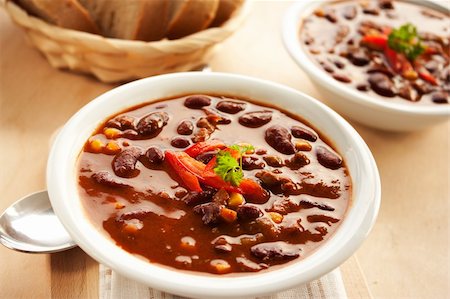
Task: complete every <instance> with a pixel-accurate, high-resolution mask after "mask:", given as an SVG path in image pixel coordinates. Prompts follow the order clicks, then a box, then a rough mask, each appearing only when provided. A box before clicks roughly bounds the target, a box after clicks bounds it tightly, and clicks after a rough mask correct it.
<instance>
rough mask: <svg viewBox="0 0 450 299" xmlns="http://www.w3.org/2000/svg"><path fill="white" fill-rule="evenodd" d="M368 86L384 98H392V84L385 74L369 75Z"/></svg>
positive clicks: (393, 91) (393, 93)
mask: <svg viewBox="0 0 450 299" xmlns="http://www.w3.org/2000/svg"><path fill="white" fill-rule="evenodd" d="M368 81H369V84H370V87H371V88H372V90H373V91H375V92H376V93H377V94H379V95H381V96H384V97H394V96H395V90H394V83H393V82H392V81H391V79H390V78H389V77H388V76H386V75H385V74H381V73H373V74H370V75H369V79H368Z"/></svg>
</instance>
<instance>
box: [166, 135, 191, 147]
mask: <svg viewBox="0 0 450 299" xmlns="http://www.w3.org/2000/svg"><path fill="white" fill-rule="evenodd" d="M170 144H171V145H172V146H173V147H176V148H186V147H188V146H189V145H190V144H191V142H190V141H189V139H186V138H184V137H175V138H173V139H172V141H170Z"/></svg>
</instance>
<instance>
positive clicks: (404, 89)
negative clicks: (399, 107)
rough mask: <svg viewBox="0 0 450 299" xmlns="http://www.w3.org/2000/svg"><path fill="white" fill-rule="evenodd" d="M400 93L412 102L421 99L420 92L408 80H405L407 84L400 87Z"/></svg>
mask: <svg viewBox="0 0 450 299" xmlns="http://www.w3.org/2000/svg"><path fill="white" fill-rule="evenodd" d="M398 95H399V96H400V97H402V98H404V99H406V100H408V101H412V102H416V101H418V100H420V94H419V93H418V92H417V90H415V89H414V88H413V87H412V86H411V84H409V83H408V82H405V84H403V86H401V87H400V88H399V89H398Z"/></svg>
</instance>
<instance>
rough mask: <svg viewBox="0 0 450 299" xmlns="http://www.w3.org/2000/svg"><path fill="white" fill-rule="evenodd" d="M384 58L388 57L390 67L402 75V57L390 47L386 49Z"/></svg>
mask: <svg viewBox="0 0 450 299" xmlns="http://www.w3.org/2000/svg"><path fill="white" fill-rule="evenodd" d="M384 56H386V59H387V61H388V63H389V65H390V66H391V67H392V68H393V69H394V71H395V72H397V73H400V72H401V71H402V68H403V66H402V61H400V59H399V57H400V55H398V53H397V52H395V51H394V50H392V49H391V48H389V47H386V48H384Z"/></svg>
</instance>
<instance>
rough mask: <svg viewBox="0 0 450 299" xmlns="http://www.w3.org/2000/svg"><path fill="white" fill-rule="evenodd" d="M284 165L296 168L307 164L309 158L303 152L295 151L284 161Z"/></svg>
mask: <svg viewBox="0 0 450 299" xmlns="http://www.w3.org/2000/svg"><path fill="white" fill-rule="evenodd" d="M285 163H286V165H287V166H288V167H289V168H290V169H292V170H297V169H300V168H302V167H303V166H306V165H308V164H309V159H308V157H307V156H306V155H305V154H304V153H300V152H297V153H295V155H294V156H293V157H292V158H291V159H289V160H286V161H285Z"/></svg>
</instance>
